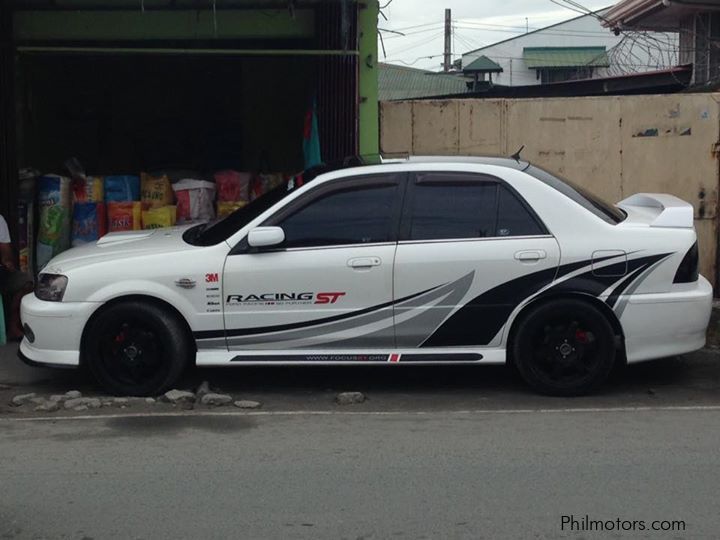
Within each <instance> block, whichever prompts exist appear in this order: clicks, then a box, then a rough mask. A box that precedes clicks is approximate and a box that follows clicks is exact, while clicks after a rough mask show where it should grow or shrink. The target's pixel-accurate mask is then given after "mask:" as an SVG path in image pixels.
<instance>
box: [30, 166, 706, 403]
mask: <svg viewBox="0 0 720 540" xmlns="http://www.w3.org/2000/svg"><path fill="white" fill-rule="evenodd" d="M299 184H300V183H299V182H296V181H294V180H291V181H289V182H288V183H287V184H286V185H283V186H280V187H279V188H277V189H275V190H273V191H271V192H269V193H268V194H266V195H264V196H263V197H261V198H259V199H257V200H255V201H254V202H252V203H250V204H249V205H248V206H246V207H244V208H242V209H240V210H238V211H236V212H235V213H233V214H231V215H230V216H228V217H227V218H225V219H223V220H221V221H217V222H213V223H209V224H201V225H194V226H186V227H176V228H173V229H159V230H148V231H137V232H126V233H115V234H108V235H107V236H104V237H103V238H102V239H100V240H99V241H98V242H97V243H96V244H93V245H87V246H84V247H80V248H75V249H71V250H69V251H67V252H65V253H63V254H61V255H59V256H58V257H56V258H54V259H53V260H52V261H51V262H50V263H49V264H48V265H47V267H46V268H45V269H44V270H43V271H42V273H41V274H40V278H39V282H38V284H37V287H36V291H35V294H34V295H28V296H26V297H25V298H24V300H23V303H22V320H23V322H24V327H25V331H26V335H25V339H24V340H23V341H22V343H21V345H20V355H21V358H23V359H24V360H25V361H27V362H28V363H31V364H40V365H52V366H72V367H77V366H81V365H86V366H87V367H89V369H90V370H91V371H92V373H93V374H94V375H95V377H96V378H97V380H98V381H99V382H100V384H101V385H103V386H104V387H105V388H106V389H107V390H109V391H110V392H113V393H115V394H122V395H128V394H131V395H133V394H134V395H153V394H158V393H159V392H162V391H164V390H165V389H167V388H169V387H171V386H172V385H173V384H174V383H175V382H176V381H177V379H178V377H179V376H180V374H181V373H182V371H183V369H184V368H185V367H186V366H188V365H189V364H191V363H193V362H194V363H195V364H197V365H198V366H242V365H257V364H273V365H276V364H288V365H289V364H293V365H294V364H303V365H317V364H337V365H341V364H342V365H347V364H363V365H364V364H384V365H396V364H399V365H402V364H412V365H414V364H436V365H441V364H478V365H481V364H491V363H504V362H511V363H512V364H513V365H514V366H515V367H516V368H517V370H518V372H519V373H520V374H521V376H522V377H523V378H524V379H525V381H527V383H529V384H530V385H531V386H532V387H533V388H535V389H536V390H538V391H540V392H543V393H547V394H555V395H574V394H583V393H587V392H589V391H591V390H593V389H595V388H596V387H597V386H598V385H599V384H601V383H602V382H603V381H605V379H606V378H607V377H608V374H609V373H610V371H611V369H612V367H613V365H614V364H616V363H618V362H625V361H627V362H639V361H642V360H649V359H653V358H659V357H666V356H671V355H675V354H681V353H686V352H690V351H693V350H696V349H699V348H701V347H703V345H704V343H705V330H706V327H707V325H708V321H709V317H710V310H711V302H712V288H711V286H710V284H709V283H708V281H707V280H706V279H704V278H703V277H702V276H699V275H698V248H697V241H696V234H695V230H694V228H693V209H692V207H691V205H689V204H687V203H685V202H683V201H681V200H680V199H677V198H675V197H673V196H670V195H660V194H649V193H644V194H638V195H634V196H632V197H630V198H627V199H625V200H624V201H622V202H620V203H619V204H618V205H617V206H612V205H608V204H605V203H603V202H601V201H600V200H598V199H597V198H596V197H594V196H592V195H590V194H588V193H586V192H584V191H583V190H581V189H580V188H578V187H575V186H573V185H572V184H570V183H568V182H567V181H564V180H561V179H559V178H557V177H555V176H553V175H551V174H549V173H548V172H546V171H543V170H541V169H539V168H537V167H535V166H533V165H530V164H528V163H526V162H522V161H518V160H515V159H502V158H460V159H458V158H410V159H407V160H397V161H393V162H387V163H383V164H381V165H372V166H360V167H354V168H345V169H340V170H335V171H332V172H327V173H324V174H321V175H319V176H317V177H316V178H314V179H312V180H311V181H306V182H305V183H304V184H303V185H299ZM478 376H481V375H480V373H478Z"/></svg>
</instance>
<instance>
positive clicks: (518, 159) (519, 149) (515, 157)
mask: <svg viewBox="0 0 720 540" xmlns="http://www.w3.org/2000/svg"><path fill="white" fill-rule="evenodd" d="M523 148H525V145H524V144H523V145H522V146H521V147H520V148H518V151H517V152H515V153H514V154H513V155H512V156H510V157H511V158H513V159H514V160H515V161H518V162H519V161H520V152H522V151H523Z"/></svg>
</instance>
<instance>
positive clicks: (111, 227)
mask: <svg viewBox="0 0 720 540" xmlns="http://www.w3.org/2000/svg"><path fill="white" fill-rule="evenodd" d="M107 214H108V231H109V232H118V231H139V230H140V228H141V223H142V203H141V202H140V201H128V202H110V203H108V205H107Z"/></svg>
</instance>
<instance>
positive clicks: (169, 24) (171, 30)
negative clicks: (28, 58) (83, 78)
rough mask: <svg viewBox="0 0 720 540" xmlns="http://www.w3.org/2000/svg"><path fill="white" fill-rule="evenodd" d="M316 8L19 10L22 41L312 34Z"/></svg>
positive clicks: (16, 27)
mask: <svg viewBox="0 0 720 540" xmlns="http://www.w3.org/2000/svg"><path fill="white" fill-rule="evenodd" d="M314 22H315V19H314V14H313V10H312V9H297V10H295V13H294V17H293V16H291V15H290V12H289V11H288V10H287V9H269V10H262V11H260V10H239V9H238V10H222V11H220V12H218V14H217V16H216V17H213V13H212V11H211V10H210V9H203V10H189V9H188V10H173V11H145V12H141V11H140V10H133V11H128V10H117V11H83V10H79V11H18V12H16V13H15V16H14V21H13V23H14V24H13V26H14V28H13V32H14V36H15V40H16V41H21V42H25V41H43V40H61V41H64V40H69V41H89V40H90V41H92V40H101V41H113V40H120V41H135V40H151V41H157V40H174V39H182V40H187V39H190V40H201V39H232V38H243V39H248V38H250V39H252V38H282V39H295V38H309V37H312V35H313V33H314Z"/></svg>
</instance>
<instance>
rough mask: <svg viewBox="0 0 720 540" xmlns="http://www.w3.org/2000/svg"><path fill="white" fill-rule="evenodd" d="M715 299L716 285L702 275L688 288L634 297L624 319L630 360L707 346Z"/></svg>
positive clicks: (623, 315) (626, 309) (674, 353)
mask: <svg viewBox="0 0 720 540" xmlns="http://www.w3.org/2000/svg"><path fill="white" fill-rule="evenodd" d="M712 299H713V290H712V285H710V283H709V282H708V280H707V279H705V278H704V277H702V276H700V277H699V279H698V281H697V282H696V284H695V285H694V286H693V287H691V288H688V289H687V290H681V291H673V292H669V293H659V294H636V295H633V296H632V297H630V300H629V302H628V303H627V307H626V308H625V311H624V312H623V314H622V317H621V319H620V322H621V323H622V326H623V331H624V332H625V350H626V353H627V360H628V363H630V362H639V361H642V360H651V359H654V358H665V357H668V356H674V355H677V354H684V353H689V352H692V351H696V350H698V349H701V348H703V347H704V346H705V335H706V333H707V327H708V323H709V322H710V313H711V311H712Z"/></svg>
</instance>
